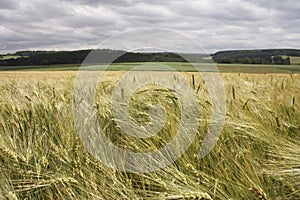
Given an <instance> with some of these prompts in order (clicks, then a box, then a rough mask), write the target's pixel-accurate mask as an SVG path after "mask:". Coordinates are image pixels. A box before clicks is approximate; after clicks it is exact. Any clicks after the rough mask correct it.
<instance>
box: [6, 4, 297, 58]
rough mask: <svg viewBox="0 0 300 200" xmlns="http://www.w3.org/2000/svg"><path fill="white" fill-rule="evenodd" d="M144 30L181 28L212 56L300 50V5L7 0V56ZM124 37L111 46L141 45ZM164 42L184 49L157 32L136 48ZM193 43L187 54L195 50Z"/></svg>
mask: <svg viewBox="0 0 300 200" xmlns="http://www.w3.org/2000/svg"><path fill="white" fill-rule="evenodd" d="M145 27H160V28H168V29H170V30H175V31H177V32H180V33H182V34H184V35H186V36H187V37H189V38H191V39H193V40H195V41H197V42H198V43H199V44H201V45H202V46H203V47H204V48H205V49H206V50H207V51H208V52H215V51H218V50H225V49H253V48H299V47H300V1H299V0H285V1H282V0H151V1H150V0H149V1H146V0H116V1H113V0H111V1H110V0H62V1H59V0H0V53H5V52H12V51H18V50H25V49H45V50H71V49H86V48H98V47H100V48H101V47H102V46H101V42H102V41H103V40H105V39H107V38H109V37H111V36H115V35H118V34H122V33H123V32H124V31H132V30H134V29H136V28H145ZM147 30H149V29H147ZM153 30H155V32H159V29H153ZM132 34H133V35H134V34H136V36H138V35H139V33H138V32H135V31H133V32H132ZM145 34H146V35H147V33H145ZM119 39H120V38H119ZM125 39H126V40H127V41H126V43H124V44H122V45H120V46H118V44H116V43H114V44H112V45H111V48H114V49H116V48H117V49H126V48H127V47H126V45H125V44H135V42H136V41H135V37H129V38H126V37H124V40H125ZM160 41H168V44H171V43H173V44H174V45H175V46H176V45H177V44H178V40H177V38H176V37H172V36H170V37H167V36H166V35H165V34H162V35H160V34H159V33H158V34H149V36H148V38H147V40H146V41H145V43H144V44H141V42H140V43H139V45H137V46H140V47H141V48H142V47H143V46H145V47H155V46H156V45H157V44H158V43H161V42H160ZM124 42H125V41H124ZM121 43H122V41H121ZM99 44H100V45H99ZM182 44H183V43H182ZM188 44H189V43H188V42H187V44H186V45H185V49H186V50H185V51H190V52H192V51H194V49H192V47H190V46H188ZM124 45H125V47H124ZM105 47H109V44H108V46H105ZM168 49H169V50H170V49H171V50H172V47H168Z"/></svg>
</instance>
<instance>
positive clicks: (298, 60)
mask: <svg viewBox="0 0 300 200" xmlns="http://www.w3.org/2000/svg"><path fill="white" fill-rule="evenodd" d="M290 61H291V64H292V65H300V57H297V56H291V57H290Z"/></svg>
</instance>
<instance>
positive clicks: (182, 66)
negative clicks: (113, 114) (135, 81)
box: [0, 57, 300, 73]
mask: <svg viewBox="0 0 300 200" xmlns="http://www.w3.org/2000/svg"><path fill="white" fill-rule="evenodd" d="M293 59H294V61H293V62H297V60H298V61H299V62H300V59H299V58H298V57H294V58H293ZM155 64H159V65H167V66H169V67H171V68H173V69H174V70H176V71H182V72H193V71H196V70H195V68H194V67H193V66H191V64H189V63H182V62H161V63H143V62H142V63H138V62H136V63H114V64H111V65H110V66H109V68H107V69H106V70H108V71H128V70H133V69H134V67H137V66H140V65H145V66H144V68H143V70H145V71H147V70H155V71H159V69H157V68H155ZM195 66H199V69H200V71H206V72H209V71H213V69H212V68H211V67H209V66H205V67H204V65H203V64H201V63H196V64H195ZM216 66H218V69H219V71H220V72H241V73H243V72H244V73H291V72H293V73H299V72H300V65H254V64H216ZM105 67H106V66H105V65H101V66H98V67H96V69H104V68H105ZM79 68H80V65H74V64H71V65H37V66H5V67H4V66H0V71H7V70H25V71H76V70H78V69H79ZM82 69H84V68H82Z"/></svg>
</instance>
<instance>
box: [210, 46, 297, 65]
mask: <svg viewBox="0 0 300 200" xmlns="http://www.w3.org/2000/svg"><path fill="white" fill-rule="evenodd" d="M212 57H213V60H214V62H216V63H241V64H276V65H289V64H291V61H290V57H300V50H296V49H266V50H236V51H220V52H217V53H215V54H213V55H212Z"/></svg>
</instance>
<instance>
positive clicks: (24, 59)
mask: <svg viewBox="0 0 300 200" xmlns="http://www.w3.org/2000/svg"><path fill="white" fill-rule="evenodd" d="M91 52H92V53H91ZM90 53H91V54H90ZM184 55H185V58H186V57H188V58H189V59H188V60H189V61H190V62H208V61H207V60H205V58H207V57H209V56H211V58H212V60H213V61H214V62H216V63H231V64H234V63H237V64H238V63H240V64H277V65H289V64H290V63H291V61H290V57H300V50H296V49H268V50H235V51H220V52H217V53H215V54H212V55H203V54H184ZM87 56H89V57H88V59H87V60H88V61H89V63H87V64H90V63H108V62H110V61H111V60H113V58H117V59H114V62H115V63H121V62H187V61H186V59H184V58H182V57H181V56H180V55H178V54H176V53H169V52H164V53H133V52H125V51H119V50H109V49H99V50H93V51H92V50H78V51H19V52H16V53H13V54H7V55H0V66H28V65H53V64H81V63H83V61H86V60H85V59H86V57H87Z"/></svg>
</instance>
